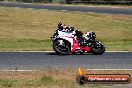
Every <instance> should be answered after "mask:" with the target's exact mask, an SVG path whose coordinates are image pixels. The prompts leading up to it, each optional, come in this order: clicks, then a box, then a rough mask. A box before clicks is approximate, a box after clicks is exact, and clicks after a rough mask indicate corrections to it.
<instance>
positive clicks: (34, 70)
mask: <svg viewBox="0 0 132 88" xmlns="http://www.w3.org/2000/svg"><path fill="white" fill-rule="evenodd" d="M85 70H87V71H106V70H109V71H132V69H85ZM0 71H5V72H32V71H41V70H0Z"/></svg>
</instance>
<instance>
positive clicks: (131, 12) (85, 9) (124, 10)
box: [0, 2, 132, 15]
mask: <svg viewBox="0 0 132 88" xmlns="http://www.w3.org/2000/svg"><path fill="white" fill-rule="evenodd" d="M0 6H5V7H21V8H34V9H50V10H69V11H81V12H95V13H109V14H126V15H132V8H110V7H83V6H63V5H44V4H43V5H39V4H24V3H11V2H0Z"/></svg>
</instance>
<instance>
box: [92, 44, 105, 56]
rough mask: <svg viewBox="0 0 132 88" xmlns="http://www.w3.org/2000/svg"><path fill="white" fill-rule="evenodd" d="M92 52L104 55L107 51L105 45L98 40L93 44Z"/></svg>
mask: <svg viewBox="0 0 132 88" xmlns="http://www.w3.org/2000/svg"><path fill="white" fill-rule="evenodd" d="M91 52H92V53H93V54H95V55H102V54H103V53H104V52H105V47H104V46H103V45H102V44H101V43H99V42H96V43H95V44H94V45H93V48H92V50H91Z"/></svg>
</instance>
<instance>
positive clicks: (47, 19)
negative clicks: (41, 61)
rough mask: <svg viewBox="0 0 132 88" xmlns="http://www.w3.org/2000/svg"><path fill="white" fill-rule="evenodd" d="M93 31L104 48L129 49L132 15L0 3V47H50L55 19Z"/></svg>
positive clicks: (11, 49) (80, 28)
mask: <svg viewBox="0 0 132 88" xmlns="http://www.w3.org/2000/svg"><path fill="white" fill-rule="evenodd" d="M60 21H61V22H64V23H65V24H68V25H70V26H74V27H75V28H76V29H79V30H82V31H83V32H86V31H94V32H96V34H97V39H98V40H100V41H102V42H103V43H104V45H105V46H106V49H107V50H129V51H131V50H132V47H131V46H132V36H131V35H132V16H131V15H116V14H96V13H83V12H76V11H56V10H54V11H53V10H39V9H24V8H8V7H0V50H1V51H2V50H3V51H8V50H10V51H15V50H52V42H51V40H50V36H51V35H52V33H53V32H54V31H55V29H56V28H57V23H59V22H60Z"/></svg>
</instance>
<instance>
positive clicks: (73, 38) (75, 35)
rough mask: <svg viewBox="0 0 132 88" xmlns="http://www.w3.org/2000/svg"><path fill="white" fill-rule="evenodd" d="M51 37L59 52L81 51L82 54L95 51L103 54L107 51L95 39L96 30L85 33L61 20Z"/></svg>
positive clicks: (64, 53)
mask: <svg viewBox="0 0 132 88" xmlns="http://www.w3.org/2000/svg"><path fill="white" fill-rule="evenodd" d="M51 38H52V41H53V49H54V51H55V52H56V53H58V54H63V55H66V54H70V53H71V54H74V53H77V52H79V53H80V54H81V53H82V54H83V53H93V54H97V55H101V54H103V53H104V52H105V47H104V46H103V45H102V44H101V43H100V42H99V41H98V40H96V39H95V38H96V35H95V32H86V33H83V32H82V31H79V30H74V27H69V26H66V25H65V24H62V23H61V22H60V23H59V24H58V29H57V30H56V31H55V32H54V34H53V35H52V37H51Z"/></svg>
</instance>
